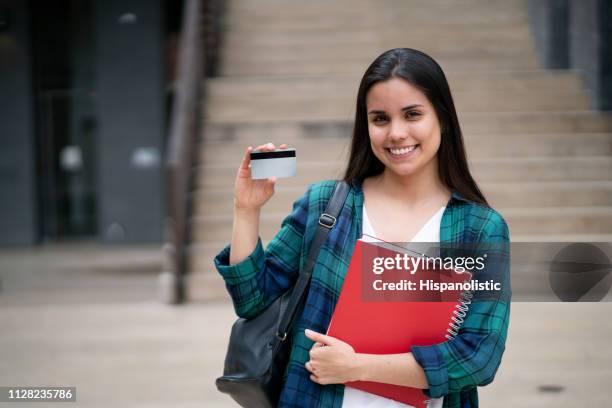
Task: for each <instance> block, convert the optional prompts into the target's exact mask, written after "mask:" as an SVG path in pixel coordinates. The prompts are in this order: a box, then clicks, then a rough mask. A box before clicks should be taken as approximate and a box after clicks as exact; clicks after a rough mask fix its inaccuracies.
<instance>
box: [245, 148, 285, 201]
mask: <svg viewBox="0 0 612 408" xmlns="http://www.w3.org/2000/svg"><path fill="white" fill-rule="evenodd" d="M279 148H280V149H286V148H287V145H286V144H282V145H280V146H279ZM274 149H275V147H274V144H272V143H266V144H264V145H260V146H257V148H256V150H257V151H260V152H269V151H273V150H274ZM252 151H253V148H252V147H251V146H249V147H248V148H247V149H246V151H245V153H244V156H243V158H242V163H241V164H240V168H239V169H238V174H237V175H236V183H235V185H234V209H235V210H240V211H254V210H259V209H260V208H261V207H262V206H263V205H264V204H265V203H266V202H267V201H268V200H269V199H270V197H272V195H273V194H274V184H275V183H276V177H271V178H268V179H265V180H253V179H251V168H250V164H251V152H252Z"/></svg>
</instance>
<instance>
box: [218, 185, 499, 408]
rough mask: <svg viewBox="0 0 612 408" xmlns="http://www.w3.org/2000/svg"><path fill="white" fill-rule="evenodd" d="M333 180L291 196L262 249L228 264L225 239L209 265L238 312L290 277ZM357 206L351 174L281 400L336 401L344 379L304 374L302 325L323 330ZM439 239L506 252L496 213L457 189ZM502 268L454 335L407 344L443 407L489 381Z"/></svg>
mask: <svg viewBox="0 0 612 408" xmlns="http://www.w3.org/2000/svg"><path fill="white" fill-rule="evenodd" d="M334 184H335V181H333V180H331V181H323V182H320V183H316V184H313V185H311V186H310V187H309V188H308V191H307V192H306V194H304V195H303V196H302V197H301V198H300V199H298V200H297V201H296V202H295V203H294V205H293V211H292V212H291V214H290V215H289V216H287V217H286V218H285V219H284V221H283V222H282V225H281V229H280V231H279V232H278V233H277V235H276V236H275V237H274V238H273V239H272V240H271V241H270V242H269V244H268V246H267V249H266V250H265V251H264V249H263V247H262V244H261V239H260V240H259V241H258V243H257V246H256V248H255V250H254V251H253V253H252V254H250V255H249V257H247V258H246V259H244V260H243V261H242V262H240V263H238V264H235V265H231V266H230V265H229V253H230V247H229V245H228V246H227V247H225V248H224V249H223V250H222V251H221V252H220V253H219V254H218V255H217V256H216V258H215V266H216V268H217V270H218V271H219V273H220V274H221V275H222V276H223V279H224V280H225V283H226V286H227V289H228V291H229V293H230V295H231V297H232V300H233V303H234V308H235V310H236V314H237V315H238V316H240V317H245V318H250V317H253V316H256V315H257V314H258V313H259V312H261V311H262V310H263V309H265V308H266V307H267V306H268V305H269V304H270V303H271V302H272V301H273V300H274V299H276V298H277V297H278V296H279V295H281V294H282V293H283V292H284V291H286V290H287V289H288V288H290V287H291V285H293V283H294V282H295V281H296V279H297V276H298V274H299V271H300V270H301V269H302V267H303V265H304V261H305V259H306V256H307V254H308V249H309V247H310V243H311V241H312V239H313V237H314V234H315V231H316V229H317V225H318V219H319V215H320V214H321V213H322V212H323V211H324V210H325V206H326V204H327V201H328V200H329V197H330V196H331V193H332V190H333V187H334ZM362 206H363V191H362V189H361V183H360V181H359V180H354V181H353V183H352V186H351V190H350V192H349V195H348V197H347V199H346V202H345V204H344V208H343V210H342V212H341V214H340V216H339V217H338V220H337V223H336V225H335V227H334V228H333V229H332V230H331V231H330V233H329V236H328V239H327V241H326V243H325V244H324V245H323V246H322V248H321V251H320V254H319V257H318V258H317V262H316V265H315V267H314V269H313V274H312V280H311V284H310V289H309V292H308V296H307V299H306V303H305V306H304V309H303V312H302V314H301V316H300V317H299V318H298V319H297V321H296V324H295V325H294V328H293V344H292V348H291V356H290V361H289V365H288V367H287V371H286V373H285V377H286V378H285V385H284V387H283V391H282V393H281V397H280V402H279V406H281V407H340V406H342V400H343V394H344V385H342V384H334V385H325V386H322V385H319V384H316V383H314V382H312V381H311V380H310V375H309V373H308V371H307V370H306V368H305V367H304V364H305V363H306V362H307V361H308V360H309V351H310V349H311V347H312V344H313V343H312V341H311V340H309V339H308V338H306V336H305V334H304V329H306V328H309V329H311V330H314V331H317V332H320V333H325V332H326V331H327V327H328V325H329V322H330V319H331V316H332V313H333V311H334V307H335V305H336V302H337V301H338V297H339V295H340V290H341V289H342V283H343V280H344V276H345V273H346V271H347V269H348V265H349V263H350V260H351V256H352V252H353V248H354V245H355V242H356V240H357V239H359V238H361V235H362ZM440 242H441V244H442V245H444V244H445V243H447V244H448V243H450V244H455V243H479V242H492V243H498V244H501V246H500V247H501V248H502V251H503V252H504V256H505V257H504V259H508V256H509V232H508V227H507V225H506V222H505V221H504V219H503V218H502V217H501V215H499V213H497V212H496V211H495V210H493V209H491V208H490V207H487V206H485V205H482V204H478V203H474V202H470V201H468V200H466V199H465V198H463V197H462V196H461V195H460V194H459V193H457V192H453V193H452V196H451V198H450V200H449V202H448V204H447V206H446V209H445V210H444V214H443V216H442V220H441V223H440ZM502 269H503V270H502V273H503V278H504V280H505V282H504V285H503V293H500V295H499V297H498V298H497V299H488V300H477V299H474V301H473V302H472V304H471V305H470V308H469V311H468V314H467V316H466V318H465V321H464V323H463V325H462V326H461V329H460V331H459V334H458V335H457V336H456V338H454V339H453V340H449V341H445V342H443V343H438V344H433V345H431V346H420V347H412V349H411V352H412V353H413V355H414V357H415V359H416V360H417V361H418V362H419V364H420V365H421V366H422V367H423V369H424V371H425V375H426V377H427V381H428V384H429V389H427V390H425V393H426V394H427V395H428V396H429V397H432V398H437V397H441V396H444V405H443V406H444V407H445V408H451V407H452V408H468V407H470V408H472V407H477V406H478V395H477V391H476V387H477V386H482V385H486V384H488V383H490V382H491V381H492V380H493V377H494V375H495V372H496V371H497V368H498V366H499V364H500V362H501V357H502V354H503V351H504V344H505V340H506V334H507V330H508V322H509V313H510V285H509V262H505V263H504V265H503V268H502Z"/></svg>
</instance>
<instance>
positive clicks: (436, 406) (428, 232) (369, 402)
mask: <svg viewBox="0 0 612 408" xmlns="http://www.w3.org/2000/svg"><path fill="white" fill-rule="evenodd" d="M445 208H446V207H442V208H440V209H439V210H438V212H436V213H435V214H434V215H433V216H432V217H431V218H430V219H429V221H427V222H426V223H425V225H423V227H421V229H420V230H419V232H417V233H416V235H415V236H414V238H413V239H412V241H410V242H440V222H441V221H442V215H443V214H444V209H445ZM361 232H362V234H366V235H367V236H362V237H361V239H362V240H363V241H368V242H373V241H376V239H374V238H372V237H375V236H376V233H375V232H374V228H372V224H371V223H370V219H369V218H368V214H367V213H366V208H365V205H364V206H363V228H362V231H361ZM443 399H444V398H433V399H431V400H430V405H429V406H430V407H431V408H442V402H443ZM342 408H414V407H413V406H412V405H407V404H402V403H401V402H397V401H393V400H391V399H389V398H385V397H381V396H379V395H375V394H371V393H369V392H365V391H361V390H358V389H356V388H351V387H345V388H344V399H343V400H342Z"/></svg>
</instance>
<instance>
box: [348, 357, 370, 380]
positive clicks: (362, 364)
mask: <svg viewBox="0 0 612 408" xmlns="http://www.w3.org/2000/svg"><path fill="white" fill-rule="evenodd" d="M354 361H355V366H354V368H353V370H351V372H352V373H353V378H352V379H351V381H367V378H368V375H367V373H368V359H367V356H366V355H365V354H362V353H355V359H354Z"/></svg>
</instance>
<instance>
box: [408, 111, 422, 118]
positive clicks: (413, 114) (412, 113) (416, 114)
mask: <svg viewBox="0 0 612 408" xmlns="http://www.w3.org/2000/svg"><path fill="white" fill-rule="evenodd" d="M419 116H421V112H419V111H408V112H406V119H416V118H418V117H419Z"/></svg>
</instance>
